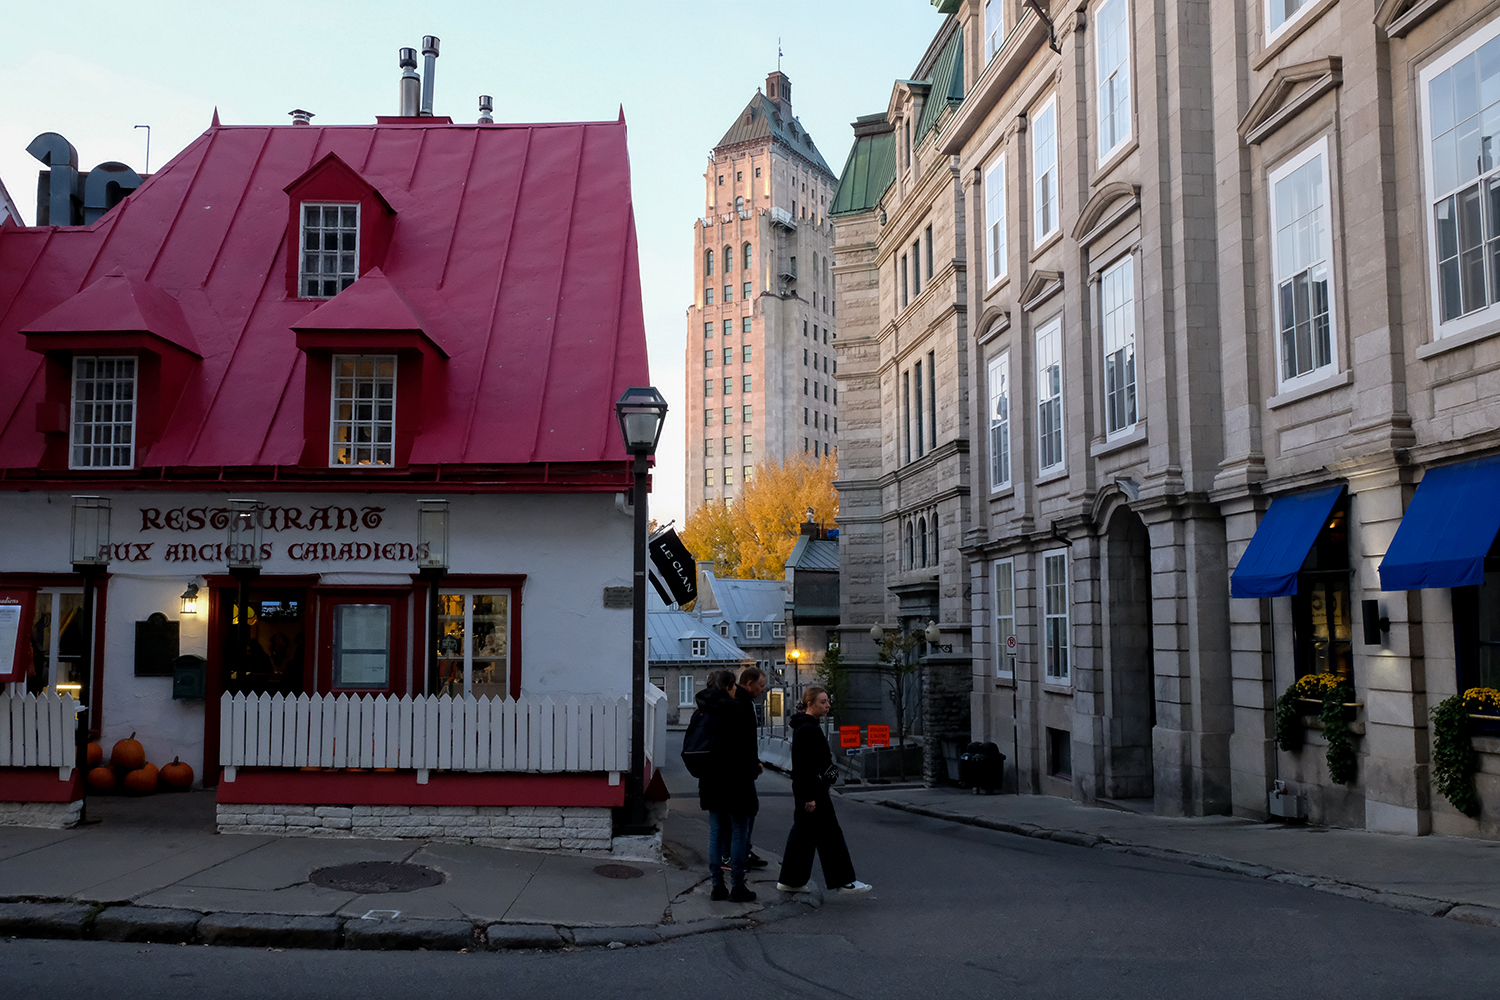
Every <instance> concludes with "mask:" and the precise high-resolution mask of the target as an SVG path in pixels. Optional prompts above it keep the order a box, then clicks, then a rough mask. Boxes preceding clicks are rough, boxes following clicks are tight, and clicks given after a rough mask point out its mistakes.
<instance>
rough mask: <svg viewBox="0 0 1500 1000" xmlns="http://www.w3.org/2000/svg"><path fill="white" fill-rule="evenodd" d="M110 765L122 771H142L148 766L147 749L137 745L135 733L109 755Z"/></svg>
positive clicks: (116, 746) (122, 741) (119, 743)
mask: <svg viewBox="0 0 1500 1000" xmlns="http://www.w3.org/2000/svg"><path fill="white" fill-rule="evenodd" d="M109 763H110V765H111V766H113V767H116V768H118V769H120V770H121V771H137V770H140V769H141V768H142V767H144V766H145V765H146V748H145V747H143V746H141V745H140V744H139V743H137V742H136V739H135V733H131V734H130V738H129V739H125V740H121V741H120V742H118V743H116V744H115V748H114V750H113V751H112V752H111V753H110V755H109Z"/></svg>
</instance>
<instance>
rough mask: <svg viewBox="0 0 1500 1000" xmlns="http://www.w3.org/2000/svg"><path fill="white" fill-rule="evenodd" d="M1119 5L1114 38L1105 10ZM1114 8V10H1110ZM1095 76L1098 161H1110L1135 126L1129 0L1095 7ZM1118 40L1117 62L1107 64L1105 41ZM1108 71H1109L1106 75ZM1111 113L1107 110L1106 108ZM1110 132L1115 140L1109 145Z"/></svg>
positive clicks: (1113, 0)
mask: <svg viewBox="0 0 1500 1000" xmlns="http://www.w3.org/2000/svg"><path fill="white" fill-rule="evenodd" d="M1116 7H1117V8H1119V9H1120V10H1121V11H1122V16H1121V20H1120V22H1119V37H1118V39H1115V38H1113V37H1111V36H1109V35H1106V30H1107V28H1109V27H1112V26H1111V25H1109V24H1108V22H1107V21H1106V20H1105V11H1106V10H1107V9H1110V8H1116ZM1112 13H1113V11H1111V14H1112ZM1093 27H1094V76H1095V80H1096V81H1097V82H1096V85H1095V95H1096V97H1097V103H1096V105H1095V121H1096V123H1097V129H1098V133H1099V163H1100V164H1101V165H1103V164H1104V163H1107V162H1108V161H1109V159H1110V157H1112V156H1113V155H1114V154H1115V153H1116V152H1118V151H1119V150H1120V149H1121V148H1122V147H1123V146H1124V145H1125V144H1126V143H1128V142H1129V141H1130V137H1131V135H1132V134H1133V133H1132V126H1133V121H1132V118H1133V111H1134V101H1132V100H1131V94H1130V84H1131V79H1130V40H1131V35H1132V32H1131V30H1130V0H1104V2H1103V3H1101V4H1099V6H1097V7H1095V8H1094V23H1093ZM1115 40H1117V41H1118V43H1119V46H1120V49H1119V54H1118V58H1113V59H1112V60H1111V61H1112V62H1113V63H1114V65H1106V64H1105V59H1106V58H1110V54H1109V53H1107V52H1106V43H1107V42H1109V41H1115ZM1106 74H1108V75H1106ZM1110 92H1112V93H1113V94H1114V97H1115V101H1114V104H1113V106H1109V105H1108V104H1107V103H1106V101H1107V96H1108V93H1110ZM1107 107H1108V109H1109V110H1108V113H1107V114H1106V108H1107ZM1106 122H1108V123H1112V124H1113V126H1114V127H1113V128H1112V129H1110V128H1106ZM1111 133H1112V134H1113V138H1114V141H1113V142H1110V143H1109V145H1107V146H1106V145H1105V143H1106V142H1107V141H1108V140H1109V138H1110V136H1111Z"/></svg>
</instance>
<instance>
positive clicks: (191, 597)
mask: <svg viewBox="0 0 1500 1000" xmlns="http://www.w3.org/2000/svg"><path fill="white" fill-rule="evenodd" d="M182 613H183V614H185V615H196V614H197V613H198V581H196V580H194V581H192V582H191V583H189V584H188V585H187V590H184V591H183V592H182Z"/></svg>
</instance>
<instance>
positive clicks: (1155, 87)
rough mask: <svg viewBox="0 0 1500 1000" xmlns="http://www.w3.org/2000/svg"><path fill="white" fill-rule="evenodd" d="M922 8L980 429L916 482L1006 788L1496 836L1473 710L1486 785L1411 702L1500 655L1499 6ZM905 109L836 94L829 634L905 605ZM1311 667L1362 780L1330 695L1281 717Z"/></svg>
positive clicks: (1173, 809)
mask: <svg viewBox="0 0 1500 1000" xmlns="http://www.w3.org/2000/svg"><path fill="white" fill-rule="evenodd" d="M939 8H940V9H941V10H942V11H943V12H944V13H947V14H948V15H949V17H948V18H947V19H946V20H945V21H944V23H943V26H942V27H941V29H940V30H939V31H938V33H937V35H936V36H935V38H934V40H933V42H932V46H931V47H930V48H929V51H928V55H927V56H926V57H925V58H924V63H923V65H922V66H920V67H919V69H918V72H917V73H916V74H914V76H915V77H918V78H927V79H929V81H930V72H929V70H930V68H931V67H932V66H934V65H936V62H937V60H935V59H934V53H935V52H937V51H939V50H942V49H944V47H945V46H948V45H950V44H953V42H952V41H951V40H952V39H958V42H957V45H958V47H959V51H960V52H961V53H962V64H963V68H962V69H961V71H960V78H961V81H962V87H961V90H960V89H959V88H958V87H955V88H954V90H955V91H958V94H957V99H956V100H955V99H954V97H953V93H954V91H950V92H949V95H950V96H949V101H948V106H947V107H946V108H943V109H941V110H940V111H939V112H938V114H937V115H936V117H935V119H934V120H933V122H932V125H931V126H930V128H929V129H928V130H926V131H924V132H922V138H921V139H916V140H915V141H914V143H913V151H912V153H911V155H910V159H911V160H913V161H914V162H915V163H916V165H917V168H918V171H919V172H922V173H923V175H924V176H929V175H940V174H943V173H946V174H947V175H948V176H949V177H951V178H952V182H953V192H952V195H951V204H952V205H953V206H954V208H955V210H956V220H955V222H954V223H953V225H952V229H951V231H952V232H953V233H954V234H955V236H956V238H955V239H954V242H953V243H952V244H951V246H952V259H953V261H954V263H953V272H954V275H955V280H954V286H955V300H954V306H953V313H954V320H953V326H954V327H955V328H957V329H959V330H963V331H966V332H965V333H964V334H962V335H961V336H960V337H959V338H958V339H957V341H956V342H951V341H947V340H946V339H945V340H941V341H939V342H938V343H937V346H936V348H935V351H936V354H935V356H934V358H933V360H934V361H936V366H937V372H938V386H937V388H938V395H937V400H936V404H935V405H936V409H937V411H938V413H939V414H942V413H944V412H945V411H947V410H948V408H953V409H955V410H957V411H958V413H957V414H956V415H955V417H954V419H953V422H952V425H953V427H954V429H955V431H958V432H961V433H959V434H956V435H955V437H957V438H961V439H962V440H963V441H964V442H965V446H964V447H963V448H962V450H961V455H962V456H963V460H962V461H955V462H954V463H953V464H952V465H951V466H950V467H948V468H947V469H944V470H942V471H941V472H939V471H938V470H937V469H936V465H937V463H936V462H934V463H933V465H934V468H933V480H934V481H932V482H930V483H927V484H926V493H925V494H924V495H930V496H939V495H943V494H944V493H945V492H946V493H948V494H951V495H952V496H953V497H954V498H955V507H956V510H955V511H954V512H953V514H952V515H951V516H952V520H953V522H954V525H955V527H956V528H957V529H958V530H957V531H954V530H949V529H948V527H947V524H948V517H947V516H940V517H939V524H940V532H941V533H940V535H939V547H937V549H936V553H937V581H936V587H937V592H938V595H939V597H938V611H939V613H940V614H941V615H942V617H941V618H939V620H940V622H941V623H942V626H943V629H944V631H945V633H950V632H951V636H952V638H953V639H954V641H955V649H958V648H959V646H958V645H957V642H958V638H959V637H960V636H963V634H964V630H963V629H961V628H959V627H956V626H950V625H949V624H948V606H947V605H946V604H945V603H944V602H945V601H947V600H949V597H948V595H947V592H946V589H945V584H946V580H947V573H948V566H949V564H950V562H951V563H952V565H953V566H954V567H956V568H957V569H958V570H959V571H960V572H961V573H962V574H963V576H964V579H963V581H962V586H963V589H962V590H961V591H960V593H962V594H964V595H966V596H967V599H968V601H969V603H970V604H971V606H972V619H971V623H970V624H971V626H972V631H971V632H970V635H971V636H972V641H971V642H970V643H969V645H968V649H969V650H971V652H972V656H971V659H970V662H971V665H972V677H973V690H972V693H971V695H970V698H971V706H972V712H971V728H972V731H973V736H974V738H975V739H991V740H994V741H995V742H997V743H999V744H1000V746H1001V748H1002V749H1003V750H1004V751H1005V752H1006V753H1007V754H1008V755H1009V756H1010V757H1011V760H1010V761H1009V762H1008V764H1007V767H1008V775H1007V782H1008V783H1014V785H1013V786H1014V787H1019V789H1020V790H1024V791H1030V792H1043V793H1049V794H1059V795H1068V796H1072V797H1075V798H1078V799H1081V800H1084V801H1091V800H1098V799H1119V798H1126V799H1145V798H1149V799H1151V800H1152V802H1153V806H1154V809H1155V811H1156V812H1158V813H1163V814H1187V815H1200V814H1208V813H1228V812H1234V813H1236V814H1240V815H1247V816H1261V817H1264V816H1266V815H1268V813H1270V812H1271V811H1272V810H1275V811H1277V812H1278V813H1283V814H1290V815H1305V816H1307V818H1309V819H1310V820H1311V821H1313V822H1317V823H1326V824H1331V825H1343V826H1356V827H1365V828H1369V829H1375V830H1385V831H1392V832H1406V833H1413V834H1420V833H1426V832H1429V831H1436V832H1446V833H1455V834H1465V835H1478V836H1487V837H1495V836H1500V794H1497V793H1500V729H1497V730H1491V729H1487V728H1486V727H1490V726H1493V725H1494V723H1493V722H1491V721H1489V720H1486V719H1482V718H1481V719H1475V720H1473V726H1474V728H1475V735H1474V736H1473V738H1472V743H1473V746H1474V747H1475V748H1476V750H1478V751H1479V761H1480V763H1479V773H1478V775H1477V783H1478V789H1479V794H1480V798H1481V800H1482V801H1484V802H1485V803H1486V805H1485V806H1484V809H1483V811H1482V812H1481V813H1480V815H1479V816H1478V817H1477V818H1469V817H1466V816H1464V815H1462V814H1461V813H1460V812H1459V811H1458V810H1456V809H1454V808H1453V807H1452V806H1451V805H1450V804H1449V802H1448V801H1447V800H1446V799H1445V798H1443V796H1442V795H1440V794H1438V793H1437V792H1436V789H1435V787H1434V785H1433V782H1432V776H1431V774H1430V770H1429V762H1430V760H1431V759H1432V739H1433V731H1432V727H1431V725H1430V724H1429V718H1430V710H1431V708H1432V707H1433V706H1434V705H1435V704H1436V703H1437V702H1438V701H1440V700H1442V699H1443V698H1446V697H1448V696H1450V695H1452V694H1454V693H1458V692H1462V691H1464V690H1465V689H1468V688H1471V687H1479V686H1490V687H1495V686H1500V652H1497V651H1500V576H1497V575H1496V574H1497V571H1500V563H1495V562H1494V561H1493V560H1492V561H1491V562H1490V563H1489V564H1488V565H1486V555H1487V553H1488V552H1489V551H1490V549H1491V547H1492V545H1493V543H1494V541H1495V535H1496V529H1497V528H1500V505H1496V504H1495V503H1494V500H1493V489H1494V488H1495V486H1496V485H1500V458H1496V457H1494V456H1495V455H1496V452H1497V451H1500V395H1497V392H1496V389H1497V388H1500V376H1497V375H1496V374H1495V372H1496V371H1497V370H1500V346H1497V344H1500V340H1497V336H1496V335H1497V334H1500V311H1497V307H1496V306H1495V305H1494V304H1493V303H1494V302H1495V301H1496V289H1500V263H1497V261H1500V257H1496V256H1495V255H1494V254H1493V253H1490V252H1489V251H1488V249H1487V248H1489V247H1491V245H1492V244H1491V242H1490V241H1491V240H1492V239H1496V241H1497V242H1496V243H1495V244H1494V245H1496V246H1500V237H1495V236H1494V234H1492V233H1491V232H1490V231H1489V228H1490V227H1491V225H1492V220H1493V219H1494V218H1497V217H1500V204H1497V210H1496V211H1492V209H1491V207H1490V206H1489V204H1488V199H1490V198H1500V180H1495V179H1494V178H1493V177H1492V174H1493V173H1494V172H1495V170H1496V169H1497V166H1500V164H1497V162H1496V160H1495V158H1494V156H1493V155H1492V152H1491V145H1492V141H1491V139H1490V138H1489V135H1490V133H1491V132H1494V131H1496V129H1497V128H1500V121H1496V124H1491V121H1492V119H1500V115H1497V114H1496V113H1495V112H1497V111H1500V105H1496V107H1495V108H1493V109H1491V108H1490V106H1489V105H1490V103H1491V102H1493V101H1495V99H1496V95H1497V93H1500V69H1494V68H1492V67H1500V41H1496V39H1497V38H1500V4H1497V3H1493V2H1491V3H1481V2H1464V0H1449V2H1442V0H1438V2H1429V3H1420V2H1411V0H1387V2H1385V3H1383V4H1381V5H1379V6H1378V9H1377V10H1376V11H1375V12H1374V17H1373V18H1372V17H1371V12H1370V11H1369V10H1367V9H1364V8H1361V9H1359V10H1358V11H1356V10H1355V9H1354V8H1352V7H1350V6H1349V5H1348V4H1347V3H1345V4H1339V3H1338V2H1336V0H1308V2H1303V3H1296V2H1291V3H1275V4H1270V3H1265V4H1252V5H1249V6H1248V7H1246V6H1244V5H1240V4H1231V3H1227V2H1220V0H1212V2H1208V3H1191V4H1189V3H1175V4H1173V3H1169V4H1168V7H1167V9H1166V11H1165V14H1163V11H1162V9H1160V8H1147V7H1143V6H1141V5H1139V4H1136V3H1133V2H1132V0H1100V2H1093V3H1089V4H1086V5H1084V6H1082V7H1075V6H1073V5H1067V6H1065V5H1054V6H1053V7H1052V9H1050V10H1049V9H1048V8H1047V5H1045V4H1043V5H1041V6H1028V5H1025V4H1022V3H1010V2H1006V0H989V2H987V3H986V2H983V0H945V2H944V3H942V4H939ZM1491 76H1494V77H1495V79H1494V80H1491ZM902 86H914V87H915V88H917V89H918V90H920V89H921V88H922V87H923V86H924V84H920V83H919V84H915V85H898V91H899V89H900V87H902ZM913 96H914V97H915V96H918V95H916V94H915V93H914V95H913ZM920 96H922V97H923V98H924V99H925V101H926V104H925V105H924V110H927V109H930V108H931V107H932V103H931V102H932V95H931V92H930V87H929V92H928V93H926V94H922V95H920ZM902 110H903V109H902V107H901V105H900V102H899V101H896V100H893V101H892V104H891V107H890V109H888V111H887V113H886V114H885V115H883V116H871V117H870V118H865V119H861V120H860V121H858V122H856V123H855V152H854V154H851V157H850V162H849V165H848V166H846V168H845V172H844V176H843V178H842V181H841V187H840V202H839V207H840V208H844V207H847V209H848V211H847V213H840V214H837V215H836V216H835V219H836V229H837V239H836V246H835V251H836V253H837V256H838V267H837V269H836V270H837V274H838V295H839V299H840V308H841V310H842V312H843V316H842V319H843V322H844V324H845V327H844V329H845V337H844V338H842V340H841V344H842V349H841V353H842V355H843V357H842V358H841V360H843V362H844V374H843V376H841V377H842V378H843V380H844V382H845V393H846V413H847V421H848V433H847V434H846V437H849V438H850V440H848V441H846V443H845V448H844V451H843V460H842V462H841V470H840V486H841V490H842V493H841V502H842V507H841V518H840V520H841V527H842V528H843V542H844V544H843V546H842V549H841V551H842V558H843V573H844V577H843V593H844V606H843V628H844V629H845V630H846V631H851V632H854V631H858V630H862V629H867V628H868V626H869V625H870V624H871V623H873V622H876V621H884V622H886V623H887V624H889V622H890V621H891V620H892V617H893V616H892V615H891V613H890V612H891V610H893V609H895V610H900V609H901V608H902V607H903V606H905V605H908V604H910V603H911V602H910V595H911V592H912V591H911V587H910V577H909V576H907V575H905V573H903V571H905V570H906V569H907V565H908V563H907V562H906V561H904V560H905V559H906V552H907V546H906V543H905V537H906V536H905V533H904V524H903V519H904V518H906V517H907V516H908V515H909V514H910V513H911V512H912V511H913V510H914V509H915V508H916V507H918V506H920V504H921V503H922V502H923V501H922V499H921V497H920V496H918V495H916V491H915V490H914V489H912V483H913V479H914V478H915V477H913V476H911V475H910V472H909V471H908V469H907V466H908V464H909V463H907V462H906V452H905V440H906V433H907V431H906V424H907V423H908V419H907V414H908V412H909V410H908V407H907V405H906V400H905V398H904V397H903V396H902V394H901V391H900V390H898V389H895V388H894V386H895V382H896V377H897V376H899V375H900V374H901V373H902V372H903V371H904V368H905V367H906V366H905V365H903V364H902V362H901V361H900V358H901V357H903V352H904V351H906V350H907V348H908V345H911V350H912V352H913V353H914V354H915V353H921V350H920V349H918V348H917V347H916V345H915V344H914V341H915V339H916V338H915V337H914V336H913V335H912V333H910V332H908V326H907V323H906V322H905V320H904V315H903V310H905V309H907V308H908V306H907V304H906V301H905V299H904V298H902V299H900V300H899V301H898V298H897V297H898V296H901V295H903V293H904V292H905V291H906V289H904V288H903V276H902V274H901V272H900V257H901V255H902V253H903V252H909V251H910V247H909V244H910V243H911V242H912V239H911V226H912V224H911V221H910V216H911V214H912V209H911V206H912V204H913V203H912V202H911V201H910V199H909V197H908V194H907V192H908V191H909V190H911V188H910V187H909V186H908V185H909V183H910V182H909V181H908V180H907V178H906V172H907V170H908V167H907V162H908V157H907V154H906V133H905V121H906V119H905V118H904V117H903V116H902V113H901V112H902ZM924 157H926V158H927V159H924ZM876 166H878V167H879V169H875V167H876ZM861 171H863V172H861ZM929 172H930V173H929ZM932 190H936V186H934V187H933V188H932ZM846 191H847V192H848V193H849V199H848V201H847V203H846V202H845V201H844V200H843V195H844V194H845V192H846ZM929 204H932V202H931V201H929ZM945 214H946V213H945ZM893 227H895V228H896V229H898V230H902V231H893ZM941 232H942V230H941V229H939V230H938V233H939V234H941ZM938 241H939V246H942V239H941V235H939V236H938ZM946 252H947V251H942V254H946ZM923 273H924V275H925V270H924V272H923ZM927 291H928V292H931V291H933V289H931V288H928V289H927ZM943 291H944V292H946V289H944V290H943ZM930 349H931V348H930ZM904 356H906V357H912V358H913V361H912V365H911V367H912V368H913V370H914V368H915V364H914V362H915V358H914V357H913V354H905V355H904ZM927 370H928V371H929V372H930V371H931V370H932V362H931V361H929V363H928V365H927ZM945 370H948V371H952V372H953V373H954V377H953V378H952V379H951V380H945V379H943V377H942V376H943V373H944V372H945ZM882 372H889V375H890V378H888V379H886V378H884V377H883V376H882V374H881V373H882ZM882 388H884V392H882ZM927 405H928V406H932V405H933V403H932V402H931V396H930V394H929V396H928V401H927ZM946 426H947V425H946V424H945V423H944V422H943V421H941V420H940V421H939V422H938V427H939V433H940V434H941V433H942V430H943V428H944V427H946ZM970 427H972V428H974V433H973V434H972V437H970V436H969V434H968V428H970ZM970 441H972V449H971V448H969V447H968V442H970ZM971 450H972V454H973V457H974V463H973V469H974V475H973V476H972V478H971V477H970V476H969V475H968V469H967V461H966V460H967V456H968V454H969V453H970V451H971ZM933 458H934V459H939V458H940V455H939V454H934V455H933ZM913 471H914V470H913ZM942 510H943V508H942V507H941V505H939V511H940V514H941V513H942ZM929 523H930V521H929ZM892 524H895V525H901V527H900V528H898V529H897V532H899V533H897V532H893V531H891V530H884V531H882V530H879V529H877V528H876V527H875V526H876V525H885V526H890V525H892ZM950 546H951V547H952V548H953V549H954V550H955V551H952V552H951V553H950V551H949V547H950ZM916 551H917V558H918V561H920V548H918V549H917V550H916ZM1487 569H1488V570H1489V573H1488V575H1486V570H1487ZM1407 588H1411V589H1407ZM959 600H960V601H961V600H962V599H959ZM1366 602H1368V603H1366ZM956 607H960V608H965V605H963V604H962V603H957V602H956ZM965 610H967V608H965ZM934 617H937V616H934ZM945 641H947V639H946V638H945ZM866 645H867V646H868V645H869V643H868V640H866ZM1310 673H1330V674H1333V675H1335V676H1336V677H1338V678H1339V679H1341V680H1343V681H1345V682H1347V683H1349V684H1350V685H1351V686H1352V688H1353V691H1354V697H1353V701H1352V705H1351V706H1350V708H1351V711H1352V716H1353V718H1352V721H1351V723H1350V725H1351V728H1352V730H1353V732H1354V734H1355V739H1354V748H1355V756H1356V764H1357V766H1356V771H1355V777H1354V778H1353V780H1351V781H1348V782H1344V783H1337V782H1335V781H1333V780H1332V779H1331V778H1330V776H1329V771H1328V767H1327V765H1326V763H1325V762H1324V749H1325V747H1326V741H1325V740H1324V739H1323V738H1322V735H1321V734H1320V733H1319V732H1318V731H1317V729H1318V726H1317V722H1316V720H1315V719H1312V718H1307V717H1304V719H1303V723H1304V727H1305V728H1307V729H1309V730H1310V731H1309V732H1308V735H1307V744H1306V746H1305V747H1303V748H1302V749H1301V750H1298V751H1295V752H1291V751H1285V750H1280V749H1278V748H1277V746H1276V743H1275V721H1274V716H1275V703H1276V700H1277V698H1278V696H1280V695H1281V694H1282V693H1283V692H1284V691H1286V690H1287V689H1288V687H1289V686H1290V685H1291V684H1292V683H1293V681H1294V680H1295V679H1296V678H1298V677H1302V676H1305V675H1307V674H1310ZM1278 788H1279V789H1282V790H1284V794H1281V795H1278V794H1277V790H1278Z"/></svg>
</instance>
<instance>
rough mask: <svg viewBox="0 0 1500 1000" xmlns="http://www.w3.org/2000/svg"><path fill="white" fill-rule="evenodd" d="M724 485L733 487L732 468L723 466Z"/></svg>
mask: <svg viewBox="0 0 1500 1000" xmlns="http://www.w3.org/2000/svg"><path fill="white" fill-rule="evenodd" d="M724 485H725V486H733V485H734V467H733V466H731V465H726V466H724Z"/></svg>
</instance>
